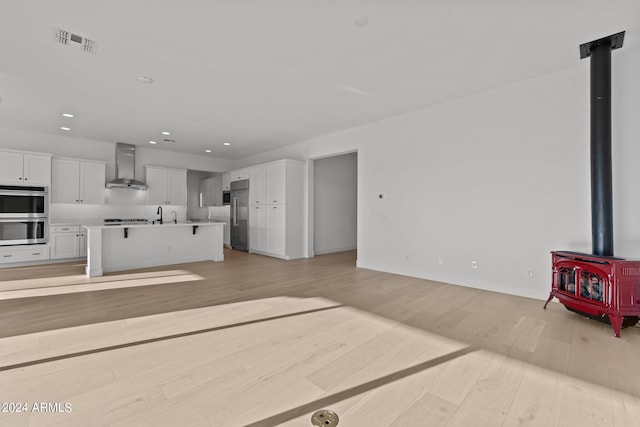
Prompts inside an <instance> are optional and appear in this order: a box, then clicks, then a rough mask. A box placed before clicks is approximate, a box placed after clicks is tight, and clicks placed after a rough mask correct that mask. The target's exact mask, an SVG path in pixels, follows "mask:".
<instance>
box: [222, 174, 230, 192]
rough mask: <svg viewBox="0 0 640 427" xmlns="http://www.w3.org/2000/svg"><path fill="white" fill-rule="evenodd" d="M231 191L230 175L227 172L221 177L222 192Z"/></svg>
mask: <svg viewBox="0 0 640 427" xmlns="http://www.w3.org/2000/svg"><path fill="white" fill-rule="evenodd" d="M229 190H231V173H229V172H227V173H225V174H224V175H222V191H229Z"/></svg>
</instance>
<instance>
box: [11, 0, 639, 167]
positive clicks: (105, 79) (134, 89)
mask: <svg viewBox="0 0 640 427" xmlns="http://www.w3.org/2000/svg"><path fill="white" fill-rule="evenodd" d="M364 18H366V20H368V25H366V26H361V25H359V24H361V21H362V20H364ZM56 28H62V29H65V30H68V31H70V32H71V33H74V34H78V35H80V36H83V37H87V38H89V39H93V40H95V41H97V42H98V49H97V53H96V54H95V55H92V54H87V53H84V52H82V51H80V50H79V49H75V48H72V47H68V46H63V45H60V44H57V43H56V42H55V41H54V31H55V29H56ZM623 30H626V32H627V33H626V37H625V46H624V48H623V49H634V48H637V47H638V46H640V1H639V0H599V1H596V0H535V1H534V0H528V1H526V0H475V1H472V0H467V1H464V0H422V1H419V0H415V1H411V0H350V1H349V0H181V1H178V0H172V1H169V0H109V1H107V0H55V1H54V0H0V126H1V127H7V128H18V129H29V130H33V131H37V132H45V133H55V134H65V135H69V136H72V137H80V138H88V139H96V140H101V141H108V142H118V141H120V142H126V143H131V144H136V145H143V146H147V147H150V145H149V143H148V141H149V140H156V141H159V143H158V144H157V145H156V147H158V148H163V149H167V150H176V151H183V152H188V153H196V154H202V155H205V153H204V150H205V149H211V150H212V153H211V154H207V155H211V156H215V157H224V158H230V159H237V158H242V157H245V156H249V155H252V154H256V153H259V152H263V151H267V150H270V149H274V148H276V147H280V146H283V145H287V144H292V143H295V142H300V141H303V140H306V139H310V138H313V137H316V136H320V135H324V134H327V133H332V132H336V131H339V130H341V129H346V128H350V127H353V126H358V125H361V124H365V123H368V122H372V121H376V120H380V119H383V118H385V117H389V116H392V115H396V114H401V113H404V112H407V111H411V110H414V109H418V108H422V107H426V106H430V105H434V104H438V103H442V102H446V101H449V100H452V99H456V98H460V97H465V96H468V95H471V94H474V93H478V92H481V91H484V90H488V89H491V88H494V87H499V86H503V85H506V84H510V83H514V82H518V81H522V80H526V79H530V78H534V77H536V76H539V75H542V74H545V73H550V72H554V71H558V70H561V69H565V68H570V67H574V66H578V65H580V59H579V53H578V46H579V45H580V44H581V43H584V42H588V41H591V40H594V39H597V38H601V37H604V36H607V35H610V34H613V33H617V32H620V31H623ZM139 76H149V77H152V78H153V79H154V83H152V84H143V83H140V82H139V81H138V77H139ZM63 112H71V113H73V114H75V117H74V118H73V119H65V118H63V117H62V116H61V113H63ZM64 125H68V126H69V127H70V128H71V131H62V130H60V129H59V128H60V126H64ZM163 130H168V131H171V132H172V134H171V135H170V136H169V137H166V136H162V135H161V134H160V133H161V131H163ZM163 138H171V139H175V141H176V142H175V143H164V142H162V139H163ZM223 142H230V143H231V146H229V147H225V146H223ZM0 143H1V141H0Z"/></svg>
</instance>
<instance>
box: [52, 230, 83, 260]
mask: <svg viewBox="0 0 640 427" xmlns="http://www.w3.org/2000/svg"><path fill="white" fill-rule="evenodd" d="M49 237H50V241H51V259H62V258H81V257H86V256H87V237H86V234H85V230H84V228H82V227H81V226H79V225H57V226H53V227H51V229H50V233H49Z"/></svg>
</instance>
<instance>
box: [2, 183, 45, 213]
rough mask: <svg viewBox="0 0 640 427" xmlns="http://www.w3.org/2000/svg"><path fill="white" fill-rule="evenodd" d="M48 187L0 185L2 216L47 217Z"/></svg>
mask: <svg viewBox="0 0 640 427" xmlns="http://www.w3.org/2000/svg"><path fill="white" fill-rule="evenodd" d="M48 209H49V191H48V188H47V187H24V186H17V185H0V218H47V216H48V215H47V214H48Z"/></svg>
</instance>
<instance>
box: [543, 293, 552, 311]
mask: <svg viewBox="0 0 640 427" xmlns="http://www.w3.org/2000/svg"><path fill="white" fill-rule="evenodd" d="M552 299H553V294H549V298H547V302H545V303H544V309H545V310H546V309H547V304H549V302H550V301H551V300H552Z"/></svg>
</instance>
